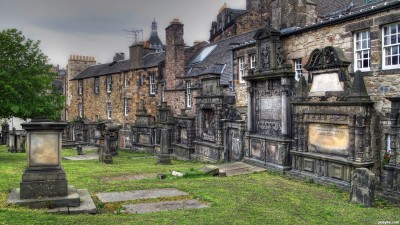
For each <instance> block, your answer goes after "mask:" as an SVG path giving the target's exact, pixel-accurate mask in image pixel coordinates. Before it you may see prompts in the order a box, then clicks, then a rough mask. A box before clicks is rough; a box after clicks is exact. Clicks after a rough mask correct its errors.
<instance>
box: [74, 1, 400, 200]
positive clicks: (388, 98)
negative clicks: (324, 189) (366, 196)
mask: <svg viewBox="0 0 400 225" xmlns="http://www.w3.org/2000/svg"><path fill="white" fill-rule="evenodd" d="M246 3H247V4H246V10H235V9H231V8H228V7H227V6H226V5H224V6H223V7H222V8H221V10H220V11H219V13H218V15H217V19H216V21H215V22H213V23H212V25H211V30H210V43H206V42H201V43H196V44H195V45H194V46H191V47H187V46H185V43H184V38H183V37H184V30H183V27H184V25H183V24H182V23H181V22H180V21H179V20H173V21H172V22H171V23H170V25H169V26H168V27H167V28H166V48H165V52H154V50H151V49H148V48H146V47H148V46H146V45H133V46H131V47H130V59H129V60H116V61H114V62H112V63H110V64H102V65H95V66H92V67H89V68H87V69H86V70H85V71H83V72H82V73H80V74H79V75H78V76H76V77H74V78H73V79H72V80H71V81H70V82H69V83H70V90H72V92H71V96H73V97H72V99H71V101H70V104H69V106H70V109H69V111H70V113H71V115H73V117H71V118H74V117H78V116H81V117H82V118H86V119H88V120H90V121H97V120H105V119H109V120H110V121H112V122H114V123H120V124H122V125H124V132H125V131H126V135H125V136H124V138H123V140H124V141H123V143H122V141H121V142H120V146H124V147H126V148H129V149H132V150H134V151H147V152H152V153H156V152H158V151H159V149H160V132H161V129H167V130H168V141H167V145H168V149H169V152H170V153H171V154H172V155H174V156H176V157H177V158H181V159H198V160H206V161H212V162H218V161H221V160H224V161H241V160H244V161H246V162H248V163H253V164H257V165H261V166H264V167H268V168H270V169H274V170H278V171H285V173H287V174H291V175H293V176H296V177H308V178H312V179H315V180H317V181H320V182H325V183H334V184H337V185H339V186H342V187H344V188H348V187H349V185H350V183H351V173H352V171H354V170H355V169H356V168H367V169H369V170H371V171H372V172H373V173H374V174H375V175H376V177H377V180H378V182H379V184H380V186H382V187H383V189H384V190H385V192H386V193H388V194H387V195H388V196H394V197H393V198H394V199H399V195H400V194H399V190H400V186H399V182H398V180H399V179H400V177H399V175H398V174H400V173H399V171H400V154H399V153H398V150H397V149H399V146H400V142H399V141H398V140H397V139H398V122H397V119H396V118H397V117H396V115H397V114H398V109H397V105H398V102H399V100H398V96H400V93H399V77H400V45H399V43H400V41H399V40H400V17H399V15H400V13H399V12H400V3H399V2H398V1H362V0H354V1H350V0H346V1H340V2H334V1H326V0H314V1H310V0H300V1H297V0H296V1H294V0H278V1H269V0H261V1H260V0H247V1H246ZM150 51H153V52H150ZM356 71H359V72H356ZM108 77H111V78H108ZM96 79H98V81H97V83H98V84H100V87H101V86H102V87H101V88H102V90H100V93H99V94H98V95H96V94H95V92H96ZM107 88H109V89H112V91H111V92H109V93H108V92H107ZM80 93H81V94H80ZM108 106H111V107H108ZM110 108H111V111H110V110H109V109H110ZM127 108H128V109H129V110H128V115H125V113H126V110H125V109H127ZM111 112H112V113H111ZM109 115H111V117H109ZM127 137H128V138H127ZM120 140H122V139H120ZM387 157H389V158H390V160H387Z"/></svg>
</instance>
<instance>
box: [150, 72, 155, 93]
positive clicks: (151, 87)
mask: <svg viewBox="0 0 400 225" xmlns="http://www.w3.org/2000/svg"><path fill="white" fill-rule="evenodd" d="M149 77H150V94H151V95H155V94H156V79H155V75H154V73H150V74H149Z"/></svg>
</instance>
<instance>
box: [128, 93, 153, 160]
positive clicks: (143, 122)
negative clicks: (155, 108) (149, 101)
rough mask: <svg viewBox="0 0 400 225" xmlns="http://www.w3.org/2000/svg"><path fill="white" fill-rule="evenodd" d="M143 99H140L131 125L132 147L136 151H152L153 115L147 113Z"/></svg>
mask: <svg viewBox="0 0 400 225" xmlns="http://www.w3.org/2000/svg"><path fill="white" fill-rule="evenodd" d="M144 105H145V104H144V100H140V102H139V108H138V110H137V113H136V121H135V124H134V125H133V126H132V134H133V140H132V148H133V150H135V151H138V152H146V153H154V144H155V143H154V142H155V140H154V139H155V138H154V133H155V132H154V130H155V127H154V126H153V122H154V117H153V116H152V115H150V114H149V113H147V110H146V108H145V106H144Z"/></svg>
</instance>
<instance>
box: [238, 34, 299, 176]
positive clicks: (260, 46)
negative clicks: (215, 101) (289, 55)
mask: <svg viewBox="0 0 400 225" xmlns="http://www.w3.org/2000/svg"><path fill="white" fill-rule="evenodd" d="M254 39H256V40H257V55H258V57H257V59H258V62H257V68H256V69H255V70H250V71H249V75H248V76H246V77H243V79H245V80H246V81H247V82H248V83H247V84H248V89H247V92H248V110H247V111H248V118H247V119H248V121H247V126H248V127H247V130H248V131H247V134H246V139H245V145H244V146H245V158H244V160H245V161H246V162H249V163H252V164H257V165H259V166H264V167H268V168H271V169H274V170H278V171H285V170H290V168H291V161H290V160H291V159H290V154H289V151H290V148H291V144H292V126H291V125H292V121H291V118H292V117H291V115H292V114H291V113H292V110H291V105H290V102H289V100H290V98H291V97H292V93H293V84H294V72H293V70H292V68H291V65H290V64H285V57H284V55H283V52H282V49H283V46H282V45H283V44H282V41H281V40H280V32H279V31H278V30H275V29H274V28H271V27H266V28H264V29H260V30H259V31H258V32H257V33H256V34H255V36H254Z"/></svg>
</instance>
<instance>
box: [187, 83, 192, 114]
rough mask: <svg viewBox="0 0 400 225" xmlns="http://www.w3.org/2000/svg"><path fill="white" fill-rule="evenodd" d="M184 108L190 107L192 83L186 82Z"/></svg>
mask: <svg viewBox="0 0 400 225" xmlns="http://www.w3.org/2000/svg"><path fill="white" fill-rule="evenodd" d="M186 107H187V108H191V107H192V81H190V80H189V81H186Z"/></svg>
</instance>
